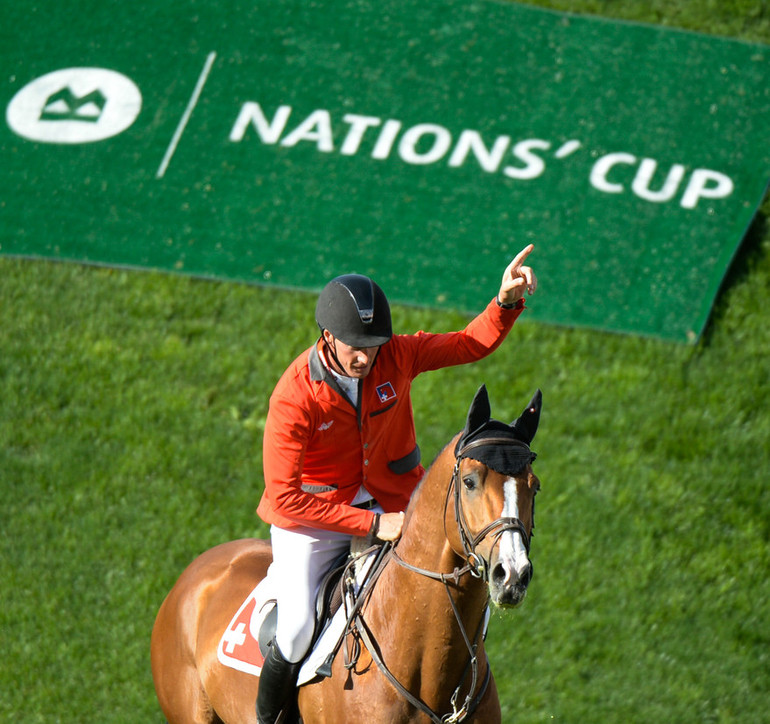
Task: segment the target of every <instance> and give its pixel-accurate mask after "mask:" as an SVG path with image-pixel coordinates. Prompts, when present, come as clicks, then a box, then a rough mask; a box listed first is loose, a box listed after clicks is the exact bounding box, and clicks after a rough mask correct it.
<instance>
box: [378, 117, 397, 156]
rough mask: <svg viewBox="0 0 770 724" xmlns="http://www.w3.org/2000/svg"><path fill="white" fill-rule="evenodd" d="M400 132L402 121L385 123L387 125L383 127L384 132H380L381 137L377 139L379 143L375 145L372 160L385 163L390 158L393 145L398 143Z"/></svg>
mask: <svg viewBox="0 0 770 724" xmlns="http://www.w3.org/2000/svg"><path fill="white" fill-rule="evenodd" d="M400 130H401V121H394V120H388V121H385V125H384V126H383V127H382V131H381V132H380V137H379V138H378V139H377V143H376V144H375V145H374V150H373V151H372V158H376V159H378V160H380V161H384V160H385V159H386V158H387V157H388V156H390V151H391V149H392V148H393V144H394V143H395V141H396V136H398V133H399V131H400Z"/></svg>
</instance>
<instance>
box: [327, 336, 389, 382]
mask: <svg viewBox="0 0 770 724" xmlns="http://www.w3.org/2000/svg"><path fill="white" fill-rule="evenodd" d="M326 331H328V330H323V332H321V339H322V340H323V343H324V348H325V350H326V351H327V352H328V355H329V358H330V359H331V361H332V363H333V365H334V366H335V367H336V368H337V369H335V370H334V372H336V373H337V374H338V375H342V376H343V377H350V375H349V374H348V373H347V372H346V371H345V368H344V367H343V366H342V363H341V362H340V358H339V357H337V338H336V337H335V336H334V335H333V334H332V333H331V332H329V334H330V335H331V337H332V338H333V339H334V345H333V346H332V345H331V344H329V342H328V340H327V339H326V335H325V334H324V332H326ZM379 354H380V348H379V347H378V348H377V351H376V352H375V353H374V359H375V360H376V359H377V357H378V356H379Z"/></svg>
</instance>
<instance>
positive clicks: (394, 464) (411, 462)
mask: <svg viewBox="0 0 770 724" xmlns="http://www.w3.org/2000/svg"><path fill="white" fill-rule="evenodd" d="M421 457H422V456H421V453H420V446H419V445H415V446H414V450H412V452H410V453H409V454H408V455H404V457H402V458H399V459H398V460H391V461H390V462H389V463H388V468H389V469H390V472H392V473H395V474H396V475H404V474H405V473H408V472H409V471H410V470H414V469H415V468H416V467H417V466H418V465H419V464H420V460H421Z"/></svg>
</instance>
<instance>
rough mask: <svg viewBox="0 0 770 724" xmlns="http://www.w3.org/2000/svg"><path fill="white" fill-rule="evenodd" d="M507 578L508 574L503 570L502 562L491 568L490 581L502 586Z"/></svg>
mask: <svg viewBox="0 0 770 724" xmlns="http://www.w3.org/2000/svg"><path fill="white" fill-rule="evenodd" d="M507 579H508V574H507V572H506V570H505V566H504V565H503V564H502V563H498V564H497V565H496V566H495V567H494V568H493V569H492V581H493V582H494V583H495V584H496V585H498V586H503V585H505V582H506V580H507Z"/></svg>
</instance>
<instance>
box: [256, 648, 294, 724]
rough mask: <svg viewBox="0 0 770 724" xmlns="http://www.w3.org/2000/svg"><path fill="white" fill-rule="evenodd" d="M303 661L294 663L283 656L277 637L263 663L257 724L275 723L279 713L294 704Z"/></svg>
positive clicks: (260, 676) (258, 696)
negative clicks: (293, 697)
mask: <svg viewBox="0 0 770 724" xmlns="http://www.w3.org/2000/svg"><path fill="white" fill-rule="evenodd" d="M300 666H301V662H300V663H297V664H292V663H290V662H289V661H286V659H284V658H283V656H282V654H281V652H280V651H279V650H278V644H276V643H275V639H273V640H272V642H271V643H270V650H269V651H268V653H267V656H266V657H265V663H264V664H262V672H261V673H260V675H259V691H258V693H257V724H275V722H276V720H277V719H278V715H279V714H280V713H281V711H282V710H283V709H284V708H289V705H290V704H292V701H291V696H292V695H293V694H294V689H295V688H296V686H297V676H298V675H299V669H300Z"/></svg>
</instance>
